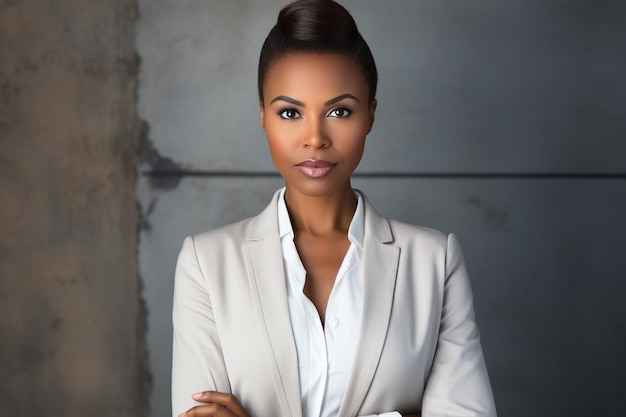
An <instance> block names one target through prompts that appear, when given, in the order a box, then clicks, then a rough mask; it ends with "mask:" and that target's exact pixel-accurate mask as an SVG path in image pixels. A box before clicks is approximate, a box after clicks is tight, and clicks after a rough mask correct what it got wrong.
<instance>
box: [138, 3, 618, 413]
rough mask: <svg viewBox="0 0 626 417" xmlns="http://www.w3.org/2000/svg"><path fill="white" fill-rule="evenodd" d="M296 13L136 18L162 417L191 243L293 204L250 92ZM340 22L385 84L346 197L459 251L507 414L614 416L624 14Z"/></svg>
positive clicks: (431, 6)
mask: <svg viewBox="0 0 626 417" xmlns="http://www.w3.org/2000/svg"><path fill="white" fill-rule="evenodd" d="M284 3H285V2H284V1H282V0H259V1H256V0H255V1H198V0H186V1H180V0H140V2H139V4H140V11H141V13H140V14H141V18H140V20H139V21H138V26H137V34H138V35H137V47H138V52H139V54H140V56H141V59H142V65H141V71H140V89H139V108H140V114H141V117H142V118H143V119H144V120H145V122H146V123H147V125H148V129H147V130H146V132H147V137H148V139H149V142H146V143H149V144H150V146H149V149H148V150H147V152H146V158H145V159H144V162H143V164H142V167H141V170H142V172H143V173H144V175H142V177H141V178H140V181H139V186H138V196H139V200H140V202H141V206H142V211H143V215H144V224H143V226H144V227H143V229H142V231H141V243H140V250H139V261H140V269H141V275H142V278H143V280H144V285H145V289H146V302H147V304H148V307H149V331H148V344H149V346H150V354H151V356H150V358H151V369H152V371H153V374H154V390H153V395H152V399H151V404H152V410H153V413H152V415H153V416H155V417H156V416H166V415H167V413H168V410H169V395H168V390H169V378H170V355H171V345H170V338H171V324H170V323H171V319H170V314H171V311H170V309H171V296H172V279H173V270H174V264H175V261H176V256H177V253H178V250H179V249H180V245H181V242H182V239H183V238H184V236H186V235H188V234H192V233H197V232H200V231H202V230H205V229H209V228H213V227H216V226H219V225H223V224H226V223H229V222H232V221H235V220H238V219H240V218H242V217H245V216H249V215H253V214H256V213H257V212H259V211H260V210H261V209H262V208H263V207H264V206H265V204H266V203H267V202H268V200H269V198H270V196H271V194H272V192H273V191H274V190H275V189H276V188H277V187H279V186H280V185H281V181H280V178H278V177H275V176H272V175H271V173H272V172H273V171H274V169H273V166H272V163H271V160H270V158H269V154H268V151H267V149H266V143H265V139H264V135H263V132H262V131H261V129H260V127H259V125H258V116H257V115H258V105H257V97H256V89H255V87H256V85H255V83H256V65H257V59H258V53H259V50H260V47H261V44H262V41H263V39H264V36H265V34H266V33H267V31H268V30H269V29H270V27H271V26H272V24H273V22H274V21H275V18H276V14H277V12H278V10H279V8H280V7H281V6H282V5H283V4H284ZM343 3H344V4H345V5H346V6H347V7H348V8H349V9H350V10H351V11H352V12H353V14H354V15H355V17H356V19H357V22H359V24H360V27H361V30H362V32H363V34H364V36H365V38H366V39H367V40H368V42H369V43H370V45H371V47H372V50H373V52H374V55H375V57H376V58H377V62H378V65H379V70H380V93H379V96H378V99H379V106H378V114H377V120H376V125H375V127H374V131H373V132H372V134H371V136H370V138H369V141H368V149H367V150H366V154H365V157H364V159H363V162H362V164H361V166H360V168H359V175H360V176H357V177H356V178H355V181H354V185H355V186H356V187H358V188H361V189H363V190H364V191H365V192H366V193H367V194H368V196H369V197H370V199H371V200H372V201H373V202H374V204H375V205H376V206H377V208H378V209H379V210H380V211H381V212H382V213H384V214H386V215H388V216H390V217H396V218H399V219H402V220H404V221H407V222H411V223H417V224H422V225H427V226H431V227H436V228H440V229H443V230H446V231H454V232H456V233H457V234H458V235H459V236H460V239H461V242H462V244H463V246H464V249H465V252H466V257H467V262H468V266H469V269H470V272H471V277H472V282H473V286H474V293H475V299H476V308H477V315H478V320H479V324H480V325H481V329H482V333H483V343H484V349H485V354H486V358H487V365H488V367H489V370H490V374H491V377H492V381H493V388H494V392H495V396H496V402H497V405H498V408H499V411H500V415H502V416H513V417H515V416H520V417H521V416H527V415H545V416H554V415H557V416H564V415H568V416H569V415H571V416H584V415H606V416H609V415H621V413H622V412H623V411H622V406H621V404H622V400H621V397H622V395H621V393H620V388H618V387H624V377H623V375H625V374H626V361H625V360H624V359H623V347H624V346H625V345H626V333H624V329H625V328H626V307H625V306H624V303H623V300H624V299H625V298H626V284H625V279H624V278H626V277H625V275H624V270H623V267H622V266H621V265H620V262H619V260H620V259H621V258H623V254H624V253H625V251H626V239H625V238H624V236H626V221H625V219H624V213H626V192H625V187H626V157H625V156H624V155H626V143H625V138H626V121H625V119H624V114H626V100H625V97H626V83H624V78H623V74H626V54H625V51H626V4H625V3H624V2H622V1H609V0H607V1H601V2H598V1H592V0H519V1H507V2H493V1H484V0H478V1H471V2H468V1H445V2H444V1H435V0H432V1H431V0H422V1H413V0H390V1H384V2H383V1H376V0H367V1H365V0H360V1H357V0H345V1H343ZM224 171H227V172H231V173H232V175H231V176H228V175H224ZM371 174H375V175H374V176H372V175H371ZM597 174H599V175H597Z"/></svg>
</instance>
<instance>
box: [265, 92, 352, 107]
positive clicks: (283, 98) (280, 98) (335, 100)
mask: <svg viewBox="0 0 626 417" xmlns="http://www.w3.org/2000/svg"><path fill="white" fill-rule="evenodd" d="M346 98H351V99H353V100H355V101H357V102H359V103H360V102H361V101H360V100H359V99H358V98H356V97H354V96H353V95H352V94H350V93H346V94H342V95H340V96H337V97H335V98H331V99H330V100H328V101H327V102H326V103H324V106H332V105H333V104H335V103H338V102H340V101H341V100H343V99H346ZM276 101H285V102H287V103H290V104H293V105H295V106H300V107H306V106H305V105H304V103H303V102H301V101H299V100H296V99H294V98H291V97H287V96H278V97H275V98H274V99H273V100H272V101H271V102H270V104H272V103H274V102H276Z"/></svg>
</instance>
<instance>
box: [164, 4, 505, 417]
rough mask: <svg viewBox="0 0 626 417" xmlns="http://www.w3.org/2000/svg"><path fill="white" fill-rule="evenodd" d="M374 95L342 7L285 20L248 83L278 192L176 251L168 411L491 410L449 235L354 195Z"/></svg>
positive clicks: (269, 414)
mask: <svg viewBox="0 0 626 417" xmlns="http://www.w3.org/2000/svg"><path fill="white" fill-rule="evenodd" d="M376 84H377V72H376V66H375V64H374V59H373V58H372V55H371V52H370V50H369V48H368V46H367V44H366V43H365V41H364V40H363V38H362V37H361V35H360V33H359V32H358V30H357V27H356V25H355V23H354V20H353V19H352V17H351V16H350V14H349V13H348V12H347V11H346V10H345V9H344V8H343V7H342V6H340V5H338V4H337V3H335V2H333V1H331V0H300V1H296V2H295V3H292V4H290V5H288V6H286V7H285V8H284V9H283V10H282V11H281V12H280V15H279V17H278V22H277V23H276V25H275V26H274V28H273V29H272V30H271V31H270V33H269V35H268V36H267V39H266V40H265V43H264V45H263V48H262V51H261V57H260V62H259V75H258V86H259V103H260V119H261V125H262V126H263V129H264V130H265V133H266V135H267V140H268V143H269V148H270V153H271V155H272V159H273V161H274V164H275V165H276V168H277V169H278V171H279V172H280V174H281V175H282V177H283V178H284V181H285V187H284V188H283V189H281V190H279V191H277V193H276V194H275V195H274V197H273V198H272V199H271V202H270V204H269V206H268V207H267V208H266V209H265V210H264V211H263V212H262V213H261V214H259V215H258V216H256V217H253V218H250V219H247V220H243V221H241V222H239V223H236V224H233V225H230V226H226V227H224V228H221V229H218V230H213V231H210V232H206V233H202V234H199V235H196V236H193V237H188V238H187V239H186V240H185V242H184V244H183V248H182V250H181V253H180V256H179V260H178V264H177V268H176V278H175V293H174V310H173V322H174V346H173V348H174V353H173V372H172V399H173V415H174V416H178V415H179V414H183V415H187V416H194V417H195V416H220V417H228V416H237V417H244V416H253V417H278V416H297V417H301V416H302V417H318V416H323V417H331V416H332V417H334V416H341V417H353V416H365V415H383V416H389V417H390V416H400V415H403V416H409V415H420V413H421V415H422V416H423V417H432V416H488V417H493V416H495V415H496V412H495V407H494V403H493V398H492V394H491V388H490V386H489V380H488V376H487V372H486V368H485V364H484V360H483V355H482V350H481V346H480V342H479V333H478V329H477V326H476V323H475V321H474V313H473V306H472V295H471V290H470V285H469V281H468V277H467V273H466V269H465V265H464V261H463V255H462V253H461V249H460V248H459V244H458V242H457V240H456V238H455V237H454V235H445V234H443V233H440V232H438V231H434V230H431V229H426V228H422V227H416V226H410V225H406V224H402V223H400V222H397V221H394V220H389V219H387V218H385V217H382V216H381V215H379V214H378V213H377V212H376V211H375V210H374V208H373V207H372V206H371V205H370V203H369V202H368V200H367V198H366V197H365V195H363V194H362V193H361V192H359V191H356V190H353V189H352V187H351V184H350V176H351V175H352V173H353V172H354V170H355V168H356V167H357V165H358V164H359V161H360V159H361V155H362V153H363V150H364V145H365V138H366V136H367V134H368V133H369V132H370V130H371V128H372V125H373V123H374V116H375V113H376V104H377V102H376V98H375V97H376Z"/></svg>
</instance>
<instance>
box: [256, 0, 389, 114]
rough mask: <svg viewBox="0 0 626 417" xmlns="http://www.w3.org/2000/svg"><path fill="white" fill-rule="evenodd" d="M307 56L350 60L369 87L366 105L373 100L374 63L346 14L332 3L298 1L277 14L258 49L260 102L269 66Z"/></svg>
mask: <svg viewBox="0 0 626 417" xmlns="http://www.w3.org/2000/svg"><path fill="white" fill-rule="evenodd" d="M307 52H318V53H322V52H328V53H338V54H342V55H346V56H349V57H351V58H352V59H354V61H355V62H356V63H357V64H358V65H359V66H360V67H361V70H362V71H363V76H364V77H365V80H366V82H367V84H368V86H369V101H370V103H371V102H372V101H373V100H374V98H375V97H376V87H377V84H378V72H377V71H376V63H375V62H374V57H373V56H372V52H371V51H370V48H369V46H368V45H367V43H366V42H365V40H364V39H363V36H361V33H360V32H359V30H358V28H357V26H356V22H355V21H354V19H353V18H352V16H351V15H350V13H349V12H348V11H347V10H346V9H345V8H344V7H343V6H342V5H340V4H339V3H336V2H334V1H332V0H298V1H295V2H293V3H290V4H288V5H287V6H285V7H284V8H283V9H282V10H281V11H280V13H279V15H278V21H277V22H276V25H275V26H274V27H273V28H272V30H270V32H269V34H268V35H267V38H266V39H265V42H264V43H263V47H262V48H261V56H260V59H259V73H258V89H259V99H260V100H261V102H263V86H264V85H265V79H266V77H267V72H268V71H269V69H270V67H271V66H272V64H274V63H275V62H276V61H277V60H279V59H280V58H282V57H284V56H286V55H289V54H294V53H307Z"/></svg>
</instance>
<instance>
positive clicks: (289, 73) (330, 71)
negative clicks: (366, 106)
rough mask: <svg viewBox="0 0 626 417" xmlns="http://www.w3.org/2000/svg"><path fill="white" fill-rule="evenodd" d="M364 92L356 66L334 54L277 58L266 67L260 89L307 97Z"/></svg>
mask: <svg viewBox="0 0 626 417" xmlns="http://www.w3.org/2000/svg"><path fill="white" fill-rule="evenodd" d="M367 89H368V85H367V83H366V80H365V77H364V76H363V73H362V71H361V69H360V67H359V65H358V64H357V63H356V62H355V61H354V60H353V59H352V58H350V57H348V56H345V55H341V54H336V53H294V54H288V55H286V56H284V57H281V58H280V59H278V60H277V61H275V62H274V63H273V64H272V66H271V67H270V68H269V70H268V73H267V77H266V79H265V85H264V87H263V90H264V92H265V94H268V95H279V94H285V95H300V96H311V97H313V96H315V95H319V94H322V95H324V94H334V93H341V94H343V93H346V92H351V93H352V94H355V95H357V94H358V95H363V94H365V95H367ZM266 98H268V99H271V97H266ZM300 98H306V97H300Z"/></svg>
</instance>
